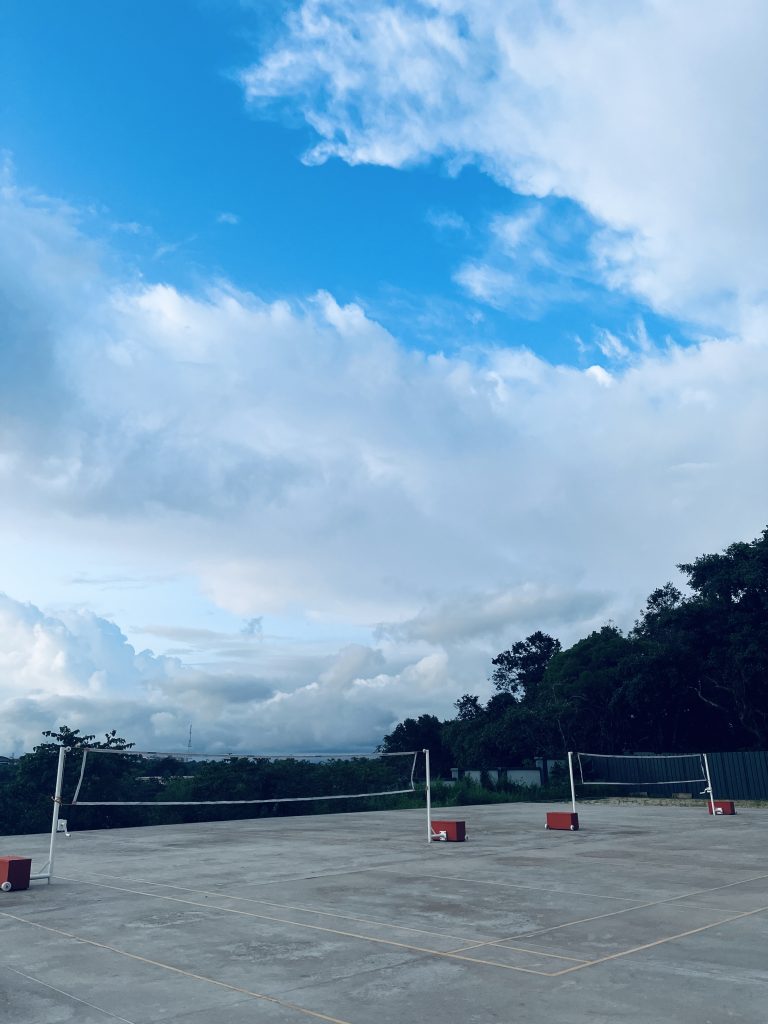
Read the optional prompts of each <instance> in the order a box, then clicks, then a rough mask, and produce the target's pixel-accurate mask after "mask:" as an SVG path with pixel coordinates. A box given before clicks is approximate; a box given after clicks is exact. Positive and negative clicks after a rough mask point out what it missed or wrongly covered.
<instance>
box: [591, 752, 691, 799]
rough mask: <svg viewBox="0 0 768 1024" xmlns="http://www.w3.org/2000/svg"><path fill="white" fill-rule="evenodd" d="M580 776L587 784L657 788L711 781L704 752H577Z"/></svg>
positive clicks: (656, 790) (655, 789)
mask: <svg viewBox="0 0 768 1024" xmlns="http://www.w3.org/2000/svg"><path fill="white" fill-rule="evenodd" d="M574 756H575V759H576V779H577V781H578V782H579V783H580V784H581V785H583V786H631V787H635V788H637V787H648V786H653V787H654V792H661V791H662V790H664V789H665V788H666V789H665V791H669V790H674V788H675V787H676V786H678V787H679V786H694V785H696V786H698V785H699V784H701V783H704V784H705V785H707V772H706V767H705V763H704V755H703V754H587V753H576V754H575V755H574Z"/></svg>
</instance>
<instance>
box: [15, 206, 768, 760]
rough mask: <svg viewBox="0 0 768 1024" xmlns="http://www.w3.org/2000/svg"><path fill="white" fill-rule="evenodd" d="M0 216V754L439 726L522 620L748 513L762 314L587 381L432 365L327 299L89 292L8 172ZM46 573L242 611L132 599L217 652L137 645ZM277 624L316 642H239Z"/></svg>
mask: <svg viewBox="0 0 768 1024" xmlns="http://www.w3.org/2000/svg"><path fill="white" fill-rule="evenodd" d="M0 218H2V227H3V229H4V230H3V231H2V232H0V289H2V293H3V295H4V296H5V303H6V308H7V309H8V310H9V315H8V317H7V321H6V325H5V335H4V344H3V348H2V350H0V352H1V353H2V356H1V357H2V358H3V359H4V363H3V368H2V369H3V373H2V374H1V375H0V391H1V392H2V399H3V403H2V407H1V408H2V412H1V413H0V418H1V422H2V427H3V431H2V435H1V436H2V448H0V488H1V489H2V494H3V501H2V503H1V504H0V525H1V526H2V527H3V541H2V544H3V547H2V549H0V556H2V564H3V566H4V573H5V578H4V587H5V589H6V590H7V591H8V592H9V593H11V594H14V593H18V592H16V591H15V590H14V586H13V578H11V572H12V566H19V565H21V564H22V563H24V562H26V563H27V564H28V565H29V566H34V573H33V577H34V578H33V579H32V577H29V580H28V585H29V586H30V587H35V588H37V589H38V590H39V591H40V593H41V594H42V593H43V591H45V590H47V589H52V590H53V591H55V592H56V594H57V597H56V602H57V605H58V608H59V610H58V611H57V610H56V609H54V610H52V611H51V612H50V613H49V614H48V615H45V614H43V613H42V612H40V611H38V610H37V607H31V606H24V605H20V604H19V603H18V602H14V601H12V600H9V601H7V602H6V604H5V605H4V609H5V611H4V615H5V618H4V619H3V626H2V636H1V637H0V657H2V659H3V661H2V668H3V671H2V673H0V686H1V687H2V690H0V694H1V698H0V699H2V702H3V710H2V714H1V715H0V744H3V745H4V746H5V747H6V749H14V748H15V749H18V745H19V744H22V743H26V744H28V743H30V742H32V741H34V740H36V739H37V735H38V733H39V731H40V730H41V729H43V728H48V727H51V726H53V725H58V724H61V723H62V722H66V723H67V724H69V725H72V726H76V727H77V726H80V725H82V727H83V728H85V729H87V730H89V731H94V730H101V729H110V728H117V729H118V730H119V731H120V732H122V733H124V734H130V735H131V737H132V738H136V739H137V740H139V741H140V742H147V743H153V737H159V736H161V735H162V736H165V737H166V738H168V739H169V740H170V738H172V737H173V736H175V737H177V740H176V742H177V743H181V744H182V745H183V744H184V743H185V741H186V735H187V730H188V725H189V721H190V720H191V719H192V718H194V719H195V721H201V722H203V723H204V729H203V727H202V726H201V739H202V737H203V735H204V737H205V741H206V744H208V745H210V746H211V748H212V749H217V748H219V749H224V750H227V749H233V748H238V749H246V748H247V747H250V746H252V743H253V742H258V743H259V744H260V745H270V746H273V747H276V746H277V745H279V746H280V747H281V748H282V749H285V748H286V747H289V746H292V745H294V744H295V745H300V746H307V745H309V746H319V745H323V746H330V745H333V746H338V745H342V746H352V745H355V746H358V745H368V746H371V745H374V744H375V743H376V742H378V741H379V740H380V739H381V736H382V734H383V732H385V731H387V730H388V729H390V728H391V727H392V725H393V724H394V721H395V719H397V718H398V717H402V716H404V715H408V714H419V713H422V712H424V711H431V712H435V713H438V714H447V713H448V712H449V711H450V709H451V705H452V702H453V701H454V700H455V699H456V697H457V696H458V695H459V694H460V693H462V692H465V691H467V690H471V691H473V692H477V689H478V686H479V685H480V686H481V685H485V684H484V680H485V677H486V674H487V671H488V666H489V664H490V658H491V657H492V656H493V655H494V654H495V653H497V651H498V650H499V649H501V648H502V647H503V646H505V645H506V644H507V643H511V642H513V641H514V640H516V639H519V638H520V636H521V635H525V633H527V632H528V631H530V630H531V629H533V628H537V627H538V626H540V625H544V626H545V628H547V627H549V628H550V629H551V631H552V632H553V633H555V634H557V635H559V636H560V637H561V638H562V639H563V640H565V641H566V642H567V641H569V640H574V639H576V638H577V637H578V636H580V635H583V634H584V632H586V631H588V630H589V629H590V628H594V627H595V626H598V625H600V623H601V622H602V621H604V620H605V619H607V618H609V617H612V618H614V619H616V620H617V621H618V622H620V623H623V624H626V623H628V622H630V621H631V620H632V618H633V617H634V615H636V614H637V612H638V610H639V608H640V606H641V604H642V601H643V599H644V597H645V595H646V594H647V593H648V592H649V591H650V590H651V589H652V588H653V587H654V586H656V585H658V584H659V583H661V582H663V581H664V580H665V579H666V578H668V576H669V575H670V574H671V572H672V567H673V565H674V563H675V562H678V561H683V560H686V559H689V558H691V557H695V556H696V555H697V554H699V553H701V552H702V551H705V550H716V549H718V548H719V547H721V546H723V545H725V544H726V543H729V542H730V541H732V540H734V539H737V538H744V539H747V538H750V537H753V536H755V535H756V534H757V532H758V531H759V530H760V529H761V528H762V526H763V525H764V517H765V508H766V507H768V478H767V477H766V474H765V471H764V470H765V464H766V457H765V456H766V441H765V439H766V437H768V408H767V407H766V403H765V381H766V379H767V378H768V347H766V346H765V344H763V343H762V338H764V332H765V322H764V320H762V319H761V318H760V316H758V315H757V314H755V315H754V316H753V318H752V320H751V322H750V331H749V334H748V336H746V337H745V338H743V339H740V338H736V337H735V338H733V339H730V340H705V341H702V342H701V343H700V344H699V345H695V346H692V347H690V348H687V349H682V348H677V347H675V346H669V347H665V348H663V349H657V348H655V347H654V346H653V345H652V344H651V342H650V341H649V340H648V338H647V336H646V335H645V333H644V332H643V330H642V329H641V328H638V333H637V344H636V351H635V353H634V355H633V358H632V359H631V360H629V361H622V360H619V362H618V364H617V365H615V366H612V367H611V373H610V374H609V372H608V370H607V369H606V368H604V367H598V366H595V367H591V368H590V369H589V370H587V371H586V372H582V371H580V370H578V369H575V368H573V367H563V366H556V365H552V364H550V363H548V362H547V361H546V360H543V359H541V358H539V357H537V356H536V355H534V354H533V353H531V352H529V351H525V350H515V349H507V350H502V349H498V350H496V349H488V350H482V349H470V348H467V349H466V350H463V351H460V352H458V353H457V354H451V355H445V354H436V355H430V356H428V355H425V354H423V353H419V352H414V351H409V350H407V349H405V348H403V347H402V346H401V345H400V344H399V343H398V341H397V339H396V338H394V337H393V336H392V335H390V334H389V333H388V332H387V331H386V330H385V329H384V328H383V327H381V325H379V324H377V323H376V322H374V321H372V320H371V319H370V318H369V317H368V316H367V315H366V312H365V310H364V309H362V308H361V307H360V306H357V305H346V306H344V305H340V304H339V303H338V302H336V300H335V299H334V298H333V297H332V296H331V295H328V294H324V293H323V294H318V295H316V296H313V297H310V298H308V299H306V300H305V301H303V302H294V303H288V302H271V303H267V302H264V301H262V300H260V299H259V298H258V297H257V296H254V295H252V294H248V293H243V292H238V291H237V290H235V289H233V288H231V287H229V286H228V285H226V283H221V282H219V283H214V284H211V285H210V287H209V288H208V290H207V291H204V292H201V293H200V294H194V295H193V294H190V293H185V292H182V291H179V290H177V289H174V288H172V287H170V286H168V285H164V284H157V283H156V284H152V283H146V282H143V281H138V280H132V279H130V278H129V277H123V278H118V277H115V276H114V271H113V272H112V273H108V272H107V271H106V270H105V269H104V267H105V266H106V265H107V264H106V262H105V261H104V260H103V259H102V254H101V253H100V251H99V249H98V248H97V247H95V246H94V245H92V243H90V242H89V241H88V240H87V239H85V238H83V237H82V236H81V234H80V233H79V231H78V228H77V223H76V217H75V214H74V213H73V212H72V211H68V210H67V209H66V208H65V207H62V206H59V205H57V204H55V203H51V202H50V201H46V200H44V199H43V198H41V197H36V196H33V195H31V194H29V193H25V192H23V191H20V190H18V189H13V188H11V187H9V188H7V189H6V190H5V193H4V195H3V197H2V203H0ZM109 265H111V264H109ZM11 299H12V301H11ZM14 353H15V354H16V356H17V357H18V355H19V354H20V353H23V354H24V358H23V359H22V358H17V357H13V356H14ZM614 362H615V361H614ZM609 383H610V387H603V386H600V385H601V384H609ZM72 551H74V552H76V558H77V560H78V564H77V571H75V567H74V566H72V565H71V563H70V562H69V561H66V560H67V559H70V558H71V557H75V556H71V555H70V554H69V553H70V552H72ZM43 552H44V553H45V557H43V556H42V553H43ZM116 566H117V568H115V567H116ZM118 570H119V571H118ZM14 571H15V570H14ZM61 576H64V577H65V578H68V579H71V578H73V577H75V578H77V579H80V580H83V579H86V580H87V579H95V580H98V579H104V580H107V581H109V580H119V579H126V580H140V581H144V582H146V588H142V589H137V588H136V587H125V588H123V590H121V591H120V593H121V594H122V595H123V596H124V595H125V594H126V593H129V592H130V591H133V592H134V593H136V595H137V596H136V598H135V600H136V601H137V602H139V601H140V602H143V603H144V604H146V605H149V604H150V603H151V598H150V596H149V591H154V590H156V589H157V588H158V587H160V586H161V583H157V585H156V586H155V584H153V582H152V581H153V580H156V581H167V580H180V579H186V580H193V581H196V583H197V585H198V586H199V587H200V588H201V589H202V590H204V591H205V592H206V593H207V594H208V595H209V596H210V598H211V601H212V602H213V603H215V605H216V606H218V609H225V610H226V611H227V612H229V613H230V615H231V616H236V617H237V619H236V620H235V621H234V622H233V625H232V628H231V632H232V637H231V642H230V639H228V638H227V637H226V636H224V637H222V635H221V633H222V629H221V628H220V627H216V626H210V627H209V626H207V625H206V626H201V624H200V622H199V621H198V622H195V623H185V622H178V621H174V622H171V623H170V625H169V622H168V620H167V619H165V620H164V619H161V618H159V617H158V612H157V610H156V604H157V601H155V605H154V606H153V609H154V610H153V611H151V612H150V611H147V613H146V616H147V617H146V618H145V619H144V621H145V622H152V623H154V625H153V626H152V628H153V629H154V630H155V633H154V637H155V638H159V639H162V636H161V634H164V637H165V638H166V639H168V640H169V641H170V642H173V643H178V642H180V641H181V642H182V643H186V644H187V647H188V649H189V650H190V651H191V652H192V653H190V655H189V656H188V657H189V658H190V659H191V658H192V657H195V658H196V660H197V661H200V660H201V659H200V657H199V652H200V650H201V649H202V648H205V647H206V645H207V647H208V649H209V650H210V651H213V652H216V653H215V656H214V655H211V657H210V658H209V663H208V664H206V666H205V668H204V669H202V668H201V667H200V666H199V664H191V663H190V662H189V661H187V662H185V663H182V662H181V661H180V660H179V659H172V658H165V657H162V656H155V655H154V654H152V653H146V652H145V653H138V654H137V653H136V651H135V650H134V649H133V648H132V646H131V645H130V644H129V643H128V642H127V640H126V636H125V635H124V634H123V632H122V630H124V629H128V628H129V626H130V625H131V623H132V622H134V623H135V622H137V621H138V620H137V619H136V618H133V619H129V620H127V621H126V620H125V619H124V618H119V617H114V616H109V617H111V618H115V620H116V621H118V622H119V623H120V628H118V627H117V626H115V625H113V624H112V623H110V622H109V621H107V618H106V617H105V616H104V615H95V614H94V613H93V611H87V612H68V611H65V610H61V608H62V604H63V602H62V593H61V590H60V589H57V587H58V580H59V579H60V577H61ZM18 578H19V579H21V578H22V577H21V576H19V577H18ZM24 579H25V580H27V579H28V578H27V577H24ZM26 587H27V583H25V592H24V593H21V594H19V595H18V596H27V591H26ZM82 587H83V585H79V586H78V591H77V594H78V600H80V599H81V598H80V595H81V594H82V592H83V590H82ZM107 593H109V595H110V596H109V599H110V600H112V599H113V595H114V594H115V593H116V591H115V589H114V588H113V589H110V590H108V591H107ZM164 593H170V592H168V591H165V592H164ZM174 593H175V592H174ZM115 599H117V598H115ZM121 599H123V598H121ZM125 599H126V600H127V598H125ZM45 604H47V601H46V599H45V597H44V596H41V597H38V598H35V605H45ZM107 611H108V609H107ZM277 614H281V615H285V616H293V617H294V619H295V620H296V621H298V620H303V621H305V622H310V623H312V622H314V623H317V624H318V626H328V627H329V628H330V626H332V627H333V630H334V635H335V636H336V637H337V639H336V641H334V643H332V644H331V643H329V642H325V643H323V644H317V645H316V646H314V647H311V648H310V647H308V646H302V645H301V643H300V642H298V641H289V640H288V639H287V638H283V639H282V640H279V641H277V640H275V639H274V638H273V637H271V636H270V631H269V630H268V629H266V630H264V631H263V634H264V635H263V636H262V639H261V640H258V639H256V632H257V631H256V629H255V628H254V637H253V638H250V637H248V636H244V635H243V633H242V621H243V620H246V621H248V620H257V619H258V618H259V617H260V616H263V617H264V621H267V622H268V621H269V618H270V616H274V615H277ZM150 616H151V617H150ZM376 623H386V624H387V626H386V629H385V631H384V632H383V633H382V634H380V636H379V637H378V639H373V637H372V632H371V631H372V629H373V627H374V625H375V624H376ZM550 624H551V625H550ZM179 626H187V627H192V626H194V627H196V629H197V632H196V634H195V635H190V634H189V633H187V634H179V633H178V627H179ZM144 628H146V627H144ZM174 628H175V629H176V632H175V633H174ZM202 628H206V629H208V630H209V632H210V634H211V635H210V636H208V637H203V636H202V635H201V633H200V629H202ZM366 629H367V630H368V634H367V635H368V637H369V639H370V642H362V643H357V644H356V645H354V646H351V647H350V645H349V643H347V642H345V641H344V639H343V637H344V636H345V635H347V636H353V635H354V636H355V637H356V638H359V636H360V632H361V631H363V632H364V631H365V630H366ZM338 638H341V639H338ZM98 718H100V720H99V721H97V720H95V719H98Z"/></svg>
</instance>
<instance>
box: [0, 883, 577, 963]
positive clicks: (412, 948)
mask: <svg viewBox="0 0 768 1024" xmlns="http://www.w3.org/2000/svg"><path fill="white" fill-rule="evenodd" d="M58 877H59V878H65V877H67V878H68V876H65V875H59V876H58ZM68 880H69V881H74V882H82V883H83V884H84V885H94V886H96V887H97V888H100V889H112V890H114V891H115V892H127V893H131V894H132V895H134V896H149V897H150V898H151V899H156V900H165V901H167V902H169V903H181V904H183V905H185V906H188V907H197V908H198V909H201V910H209V911H213V912H215V913H220V914H237V915H238V916H240V917H252V918H255V919H257V920H259V921H271V922H272V923H274V924H283V925H288V926H290V927H293V928H305V929H310V930H311V931H316V932H324V933H326V934H328V935H340V936H342V937H343V938H348V939H361V940H363V941H364V942H374V943H376V944H378V945H382V946H393V947H395V948H396V949H406V950H408V951H409V952H412V953H426V954H427V955H428V956H435V957H441V958H445V959H448V960H465V961H468V962H470V963H475V964H485V965H486V966H488V967H501V968H503V969H504V970H507V971H520V972H521V973H523V974H539V975H548V974H549V973H550V972H548V971H536V970H534V969H533V968H531V967H515V966H513V965H512V964H503V963H501V962H499V961H498V960H481V959H479V958H478V957H472V956H464V955H462V953H460V952H452V951H450V950H449V951H443V950H440V949H430V948H429V947H428V946H416V945H413V944H411V943H408V942H396V941H395V940H394V939H380V938H377V937H375V936H373V935H361V934H360V933H359V932H348V931H344V930H342V929H340V928H326V927H325V926H324V925H319V924H307V923H302V922H300V921H286V920H285V918H282V917H273V916H271V915H269V914H257V913H255V912H254V911H252V910H238V909H237V908H236V907H216V906H212V905H211V904H210V903H200V902H199V901H198V900H184V899H181V897H180V896H164V895H162V894H161V893H156V892H144V891H143V890H141V889H127V888H124V887H122V886H119V885H106V884H105V883H103V882H92V881H87V880H85V879H80V878H68ZM2 913H3V911H0V914H2ZM16 919H17V920H19V921H25V920H26V919H25V918H23V917H18V918H16ZM30 923H32V922H30ZM86 941H89V940H86ZM470 948H472V947H470ZM504 948H505V949H510V950H513V951H514V952H526V953H533V954H534V955H535V956H546V955H547V954H546V953H543V952H542V951H541V950H523V949H522V948H518V949H515V948H514V947H512V946H505V947H504ZM558 959H559V957H558ZM574 959H575V958H574ZM579 962H582V961H579Z"/></svg>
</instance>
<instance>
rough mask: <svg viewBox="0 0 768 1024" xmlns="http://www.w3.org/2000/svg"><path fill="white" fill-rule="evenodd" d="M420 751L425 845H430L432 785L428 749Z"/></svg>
mask: <svg viewBox="0 0 768 1024" xmlns="http://www.w3.org/2000/svg"><path fill="white" fill-rule="evenodd" d="M422 753H423V754H424V776H425V780H426V782H425V790H426V797H427V845H429V846H431V845H432V786H431V779H430V774H429V751H428V750H427V749H426V748H425V749H424V750H423V751H422Z"/></svg>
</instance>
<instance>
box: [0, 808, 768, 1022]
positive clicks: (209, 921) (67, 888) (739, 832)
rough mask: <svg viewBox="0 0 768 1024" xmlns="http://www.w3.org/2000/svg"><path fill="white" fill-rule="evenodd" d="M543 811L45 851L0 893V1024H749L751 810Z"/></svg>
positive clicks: (762, 866)
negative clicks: (44, 871)
mask: <svg viewBox="0 0 768 1024" xmlns="http://www.w3.org/2000/svg"><path fill="white" fill-rule="evenodd" d="M547 809H550V810H553V809H556V808H553V807H549V808H547V807H545V806H544V805H542V804H506V805H493V806H473V807H464V808H451V809H445V808H441V809H439V810H438V811H436V812H435V813H434V815H433V816H434V817H435V818H459V819H463V820H465V821H466V822H467V828H468V832H469V841H468V842H467V843H452V844H448V843H434V844H432V845H429V844H427V842H426V821H425V815H424V812H419V811H389V812H375V813H360V814H340V815H328V816H319V815H316V816H306V817H294V818H274V819H265V820H261V821H238V822H217V823H207V824H194V825H173V826H160V827H152V828H136V829H120V830H113V831H98V832H96V831H94V832H82V833H77V832H75V833H73V834H72V837H71V838H69V839H67V838H65V837H63V836H59V837H57V854H56V857H57V860H56V874H57V877H56V879H55V880H54V882H53V884H51V885H46V884H45V883H44V882H33V883H32V886H31V888H30V889H29V890H28V891H26V892H11V893H0V1021H2V1022H3V1024H60V1022H61V1024H63V1022H74V1021H77V1022H78V1024H113V1022H115V1021H122V1022H127V1024H150V1022H151V1024H182V1022H183V1024H246V1022H248V1024H251V1022H258V1024H310V1022H312V1021H329V1022H331V1024H338V1022H346V1024H411V1022H413V1024H416V1022H423V1021H429V1020H432V1021H440V1022H444V1024H491V1022H503V1024H507V1022H508V1024H513V1022H519V1024H544V1022H563V1024H639V1022H642V1024H646V1022H675V1024H725V1022H749V1024H763V1022H768V810H758V809H744V810H741V811H740V812H739V813H738V815H737V816H735V817H716V818H712V817H710V816H709V815H707V813H706V807H705V805H704V804H703V803H702V805H701V807H693V808H691V807H681V808H676V807H651V806H646V807H637V806H633V807H625V806H611V805H598V804H595V805H584V806H581V807H580V818H581V824H582V830H581V831H580V832H577V833H571V832H554V831H545V830H544V828H543V824H544V816H545V811H546V810H547ZM557 809H567V808H565V807H560V808H557ZM46 849H47V837H45V836H28V837H23V836H14V837H9V838H7V839H3V840H0V853H1V854H5V855H7V854H13V855H18V856H32V857H33V870H36V869H38V868H39V867H40V866H41V865H42V862H43V860H44V859H45V851H46Z"/></svg>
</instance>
